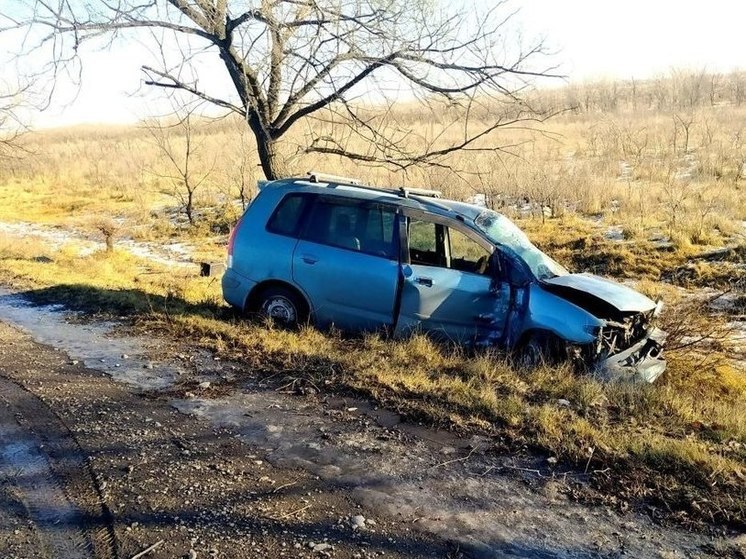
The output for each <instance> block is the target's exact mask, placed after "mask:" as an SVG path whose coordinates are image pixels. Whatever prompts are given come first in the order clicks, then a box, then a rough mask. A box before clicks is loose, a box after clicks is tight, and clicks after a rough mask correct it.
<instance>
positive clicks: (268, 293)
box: [257, 286, 308, 328]
mask: <svg viewBox="0 0 746 559" xmlns="http://www.w3.org/2000/svg"><path fill="white" fill-rule="evenodd" d="M257 310H258V311H259V314H260V316H262V317H265V318H268V319H269V320H271V321H272V322H275V323H276V324H279V325H281V326H284V327H286V328H297V327H298V326H299V325H300V324H302V323H303V322H305V321H306V320H307V319H308V311H307V310H306V305H305V302H304V301H303V300H302V299H301V297H300V296H299V295H298V294H297V293H294V292H293V291H291V290H290V289H287V288H285V287H280V286H274V287H268V288H266V289H263V290H262V292H261V293H260V294H259V297H258V298H257Z"/></svg>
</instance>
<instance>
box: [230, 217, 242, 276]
mask: <svg viewBox="0 0 746 559" xmlns="http://www.w3.org/2000/svg"><path fill="white" fill-rule="evenodd" d="M244 215H245V214H244ZM243 218H244V216H241V218H240V219H239V220H238V221H237V222H236V225H235V227H233V230H232V231H231V234H230V236H229V237H228V267H229V268H232V267H233V246H234V245H235V243H236V234H237V233H238V229H239V227H241V222H242V221H243Z"/></svg>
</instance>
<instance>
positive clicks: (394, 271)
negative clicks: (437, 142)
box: [222, 173, 666, 382]
mask: <svg viewBox="0 0 746 559" xmlns="http://www.w3.org/2000/svg"><path fill="white" fill-rule="evenodd" d="M222 287H223V295H224V298H225V300H226V301H227V302H228V303H229V304H231V305H233V306H234V307H237V308H238V309H240V310H241V311H242V312H246V313H255V314H261V315H265V316H267V317H270V318H271V319H273V320H275V321H277V322H280V323H283V324H285V325H288V326H294V325H298V324H300V323H305V322H309V321H310V322H311V323H313V324H314V325H316V326H317V327H319V328H327V327H330V326H332V325H333V326H334V327H336V328H339V329H341V330H345V331H357V332H359V331H375V330H385V331H387V332H390V333H392V334H393V335H395V336H404V335H407V334H409V333H411V332H413V331H422V332H426V333H427V334H428V335H430V336H432V337H434V338H436V339H439V340H447V341H452V342H456V343H459V344H464V345H470V346H494V347H498V348H502V349H505V350H508V351H511V352H513V354H514V356H515V357H516V360H517V362H518V363H519V364H521V365H522V366H526V367H531V366H536V365H538V364H539V363H541V362H558V361H565V360H571V361H574V362H577V363H582V364H583V365H585V366H586V367H587V368H588V369H589V370H590V371H592V372H593V374H595V375H597V376H599V377H600V378H605V379H615V380H629V381H648V382H652V381H654V380H655V379H656V378H657V377H658V376H660V375H661V373H663V371H664V370H665V368H666V362H665V360H664V359H663V357H662V354H661V350H662V346H663V343H664V340H665V334H664V333H663V332H662V331H661V330H660V329H658V328H656V327H655V326H654V325H653V323H654V321H655V320H654V319H655V317H656V316H657V315H658V314H659V312H660V310H661V304H660V303H658V304H656V303H655V302H653V301H652V300H650V299H649V298H647V297H645V296H644V295H642V294H640V293H638V292H636V291H634V290H633V289H631V288H629V287H626V286H623V285H621V284H618V283H615V282H612V281H609V280H606V279H603V278H600V277H598V276H594V275H590V274H571V273H569V272H568V271H567V270H566V269H565V268H563V267H562V266H561V265H560V264H558V263H557V262H555V261H554V260H552V259H551V258H550V257H549V256H547V255H546V254H544V253H543V252H541V251H540V250H539V249H538V248H536V247H535V246H534V245H533V244H532V243H531V242H530V241H529V239H528V238H527V237H526V235H525V234H524V233H523V232H522V231H521V230H520V229H519V228H518V227H517V226H516V225H515V224H514V223H513V222H512V221H510V220H509V219H508V218H506V217H505V216H503V215H501V214H499V213H497V212H494V211H492V210H490V209H486V208H484V207H481V206H478V205H473V204H467V203H463V202H457V201H453V200H445V199H441V198H440V197H439V194H438V193H437V192H434V191H427V190H418V189H408V188H401V189H398V190H384V189H379V188H373V187H370V186H362V185H360V184H359V183H358V182H357V181H355V180H352V179H345V178H342V177H335V176H332V175H323V174H319V173H311V174H310V175H309V176H308V177H304V178H292V179H283V180H277V181H271V182H268V183H265V185H264V186H263V187H262V188H261V190H260V192H259V194H258V195H257V196H256V198H255V199H254V200H253V201H252V203H251V205H250V206H249V207H248V209H247V210H246V212H245V214H244V215H243V217H242V218H241V220H240V221H239V222H238V224H237V225H236V227H235V229H234V230H233V232H232V234H231V237H230V240H229V246H228V265H227V268H226V272H225V275H224V276H223V280H222Z"/></svg>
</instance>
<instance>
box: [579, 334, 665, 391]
mask: <svg viewBox="0 0 746 559" xmlns="http://www.w3.org/2000/svg"><path fill="white" fill-rule="evenodd" d="M665 341H666V333H665V332H664V331H663V330H661V329H659V328H653V329H652V330H651V331H650V332H649V333H648V335H647V337H645V338H643V339H642V340H640V341H639V342H638V343H636V344H635V345H633V346H632V347H630V348H628V349H626V350H624V351H621V352H619V353H616V354H614V355H612V356H611V357H608V358H606V359H604V360H602V361H599V362H598V363H596V365H595V367H594V368H593V374H594V376H596V377H597V378H601V379H603V380H608V381H619V382H633V383H634V382H654V381H655V379H657V378H658V377H659V376H661V375H662V374H663V371H665V370H666V360H665V359H664V358H663V355H662V351H663V344H664V343H665Z"/></svg>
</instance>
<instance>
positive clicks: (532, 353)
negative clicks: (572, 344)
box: [514, 332, 559, 371]
mask: <svg viewBox="0 0 746 559" xmlns="http://www.w3.org/2000/svg"><path fill="white" fill-rule="evenodd" d="M558 349H559V340H558V339H557V338H556V337H555V336H553V335H552V334H549V333H543V332H536V333H533V334H531V335H530V336H529V337H528V338H527V339H526V340H525V341H524V342H523V343H522V344H521V345H520V347H519V348H518V350H517V351H516V353H515V358H514V363H515V365H516V367H517V368H519V369H522V370H526V371H530V370H533V369H536V368H538V367H541V366H542V365H556V364H557V363H558V362H559V351H558Z"/></svg>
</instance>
